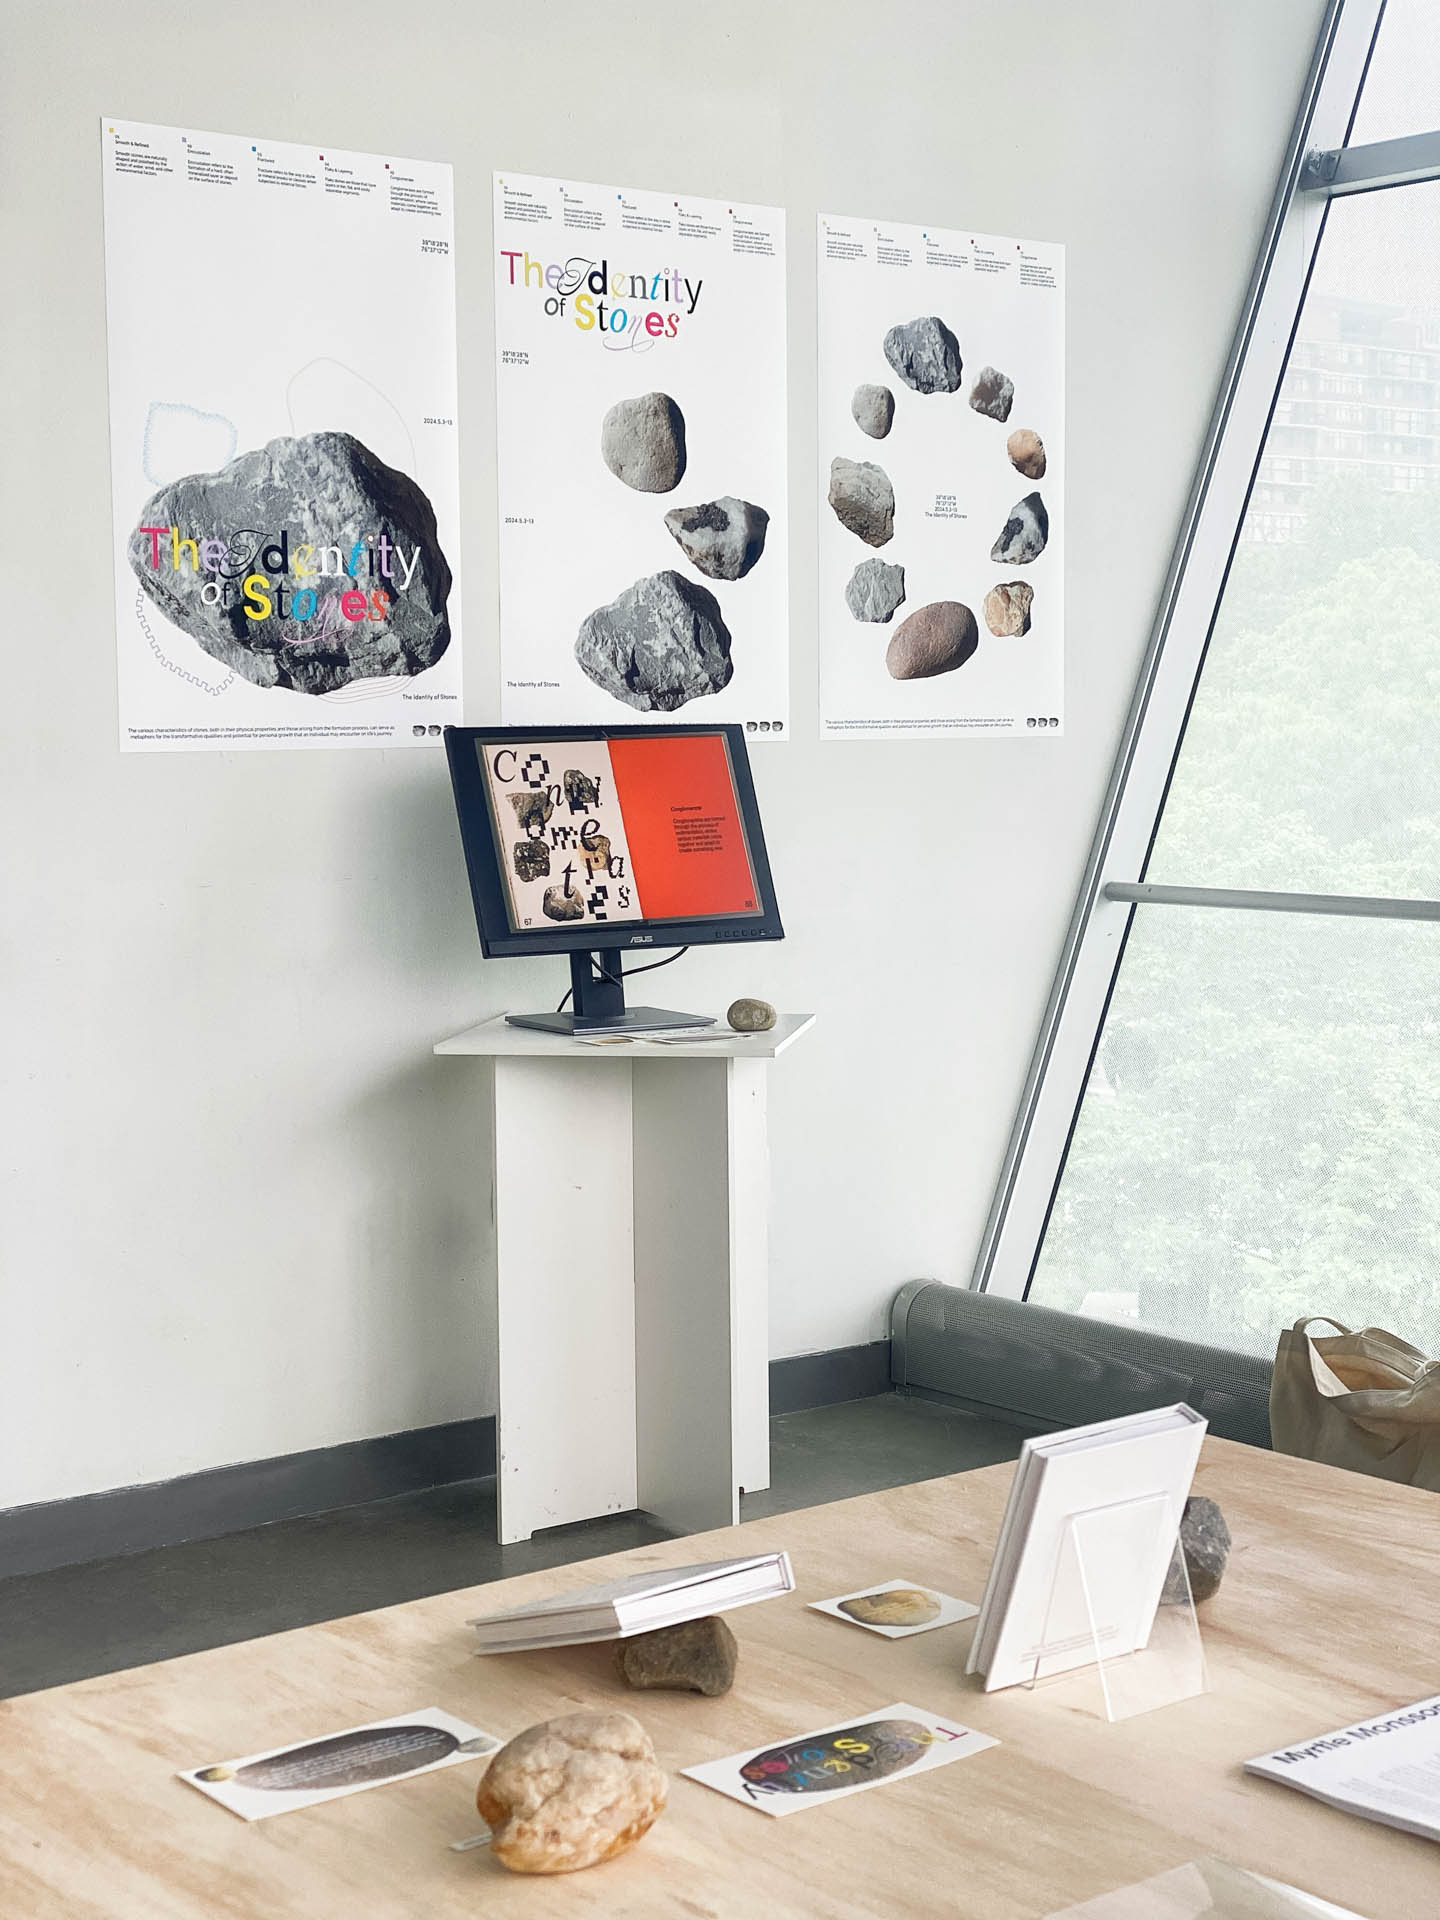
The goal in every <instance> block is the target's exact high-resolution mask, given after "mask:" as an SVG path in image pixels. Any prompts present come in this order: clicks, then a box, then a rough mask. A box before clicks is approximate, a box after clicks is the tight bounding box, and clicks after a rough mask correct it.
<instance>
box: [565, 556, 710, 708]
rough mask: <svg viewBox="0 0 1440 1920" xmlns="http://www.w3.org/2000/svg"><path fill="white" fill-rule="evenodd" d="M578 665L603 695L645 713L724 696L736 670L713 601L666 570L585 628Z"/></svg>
mask: <svg viewBox="0 0 1440 1920" xmlns="http://www.w3.org/2000/svg"><path fill="white" fill-rule="evenodd" d="M575 658H576V660H577V661H578V663H579V665H580V667H581V668H582V670H583V671H584V672H585V673H586V674H587V675H588V676H589V678H590V679H591V680H593V681H594V682H595V684H596V686H597V687H603V688H604V689H605V691H606V692H607V693H610V694H613V695H614V696H615V698H616V699H617V700H621V701H623V702H624V703H625V705H626V706H627V707H636V708H638V709H639V711H640V712H641V713H673V712H674V711H675V709H676V708H677V707H683V706H684V705H685V704H686V702H687V701H690V700H698V699H700V698H702V697H703V696H704V695H705V694H707V693H719V691H720V689H721V688H722V687H725V686H728V685H729V684H730V678H731V675H732V674H733V673H734V671H735V669H734V667H733V666H732V664H731V660H730V629H729V628H728V627H727V626H726V625H725V621H724V619H723V618H722V616H721V613H720V606H719V603H718V601H717V600H716V599H715V596H714V594H712V593H710V592H709V591H708V590H707V589H706V588H704V587H702V586H699V585H697V583H696V582H695V581H693V580H687V579H686V578H685V577H684V576H683V575H682V574H678V573H674V572H671V571H669V570H667V571H666V572H664V573H652V574H649V575H648V576H647V577H646V578H645V579H643V580H637V581H636V582H635V584H634V585H633V586H631V587H627V588H626V589H625V591H624V593H622V594H621V595H620V597H619V599H618V600H613V601H612V602H611V603H610V605H609V606H608V607H597V608H596V610H595V612H594V613H592V614H590V615H589V616H588V617H587V618H586V619H585V621H584V622H583V623H582V625H581V628H580V633H579V636H578V637H577V639H576V641H575Z"/></svg>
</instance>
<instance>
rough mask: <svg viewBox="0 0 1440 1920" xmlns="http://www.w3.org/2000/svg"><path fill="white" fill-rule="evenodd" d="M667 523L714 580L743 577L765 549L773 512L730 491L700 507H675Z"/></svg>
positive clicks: (691, 557)
mask: <svg viewBox="0 0 1440 1920" xmlns="http://www.w3.org/2000/svg"><path fill="white" fill-rule="evenodd" d="M665 525H666V528H667V529H668V531H669V533H670V535H671V537H672V538H673V539H674V540H675V541H677V542H678V544H679V546H680V549H681V551H682V552H683V553H684V555H685V558H686V559H687V560H689V561H690V562H691V564H692V565H693V566H696V567H698V568H699V569H700V571H701V573H704V574H708V575H709V577H710V578H711V579H712V580H743V579H744V578H745V576H746V574H747V573H749V571H750V569H751V568H752V567H753V566H754V565H755V562H756V561H757V560H758V559H759V558H760V556H761V554H762V553H764V551H765V530H766V528H767V527H768V526H769V525H770V516H769V514H768V513H767V512H766V511H765V509H764V508H763V507H757V506H756V505H755V504H754V503H753V502H752V501H749V500H737V499H736V498H735V497H734V495H733V494H728V493H727V494H724V495H722V497H721V498H720V499H719V500H707V501H705V502H704V503H703V505H701V506H698V507H672V508H671V510H670V512H669V513H667V514H666V516H665Z"/></svg>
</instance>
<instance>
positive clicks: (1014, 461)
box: [818, 215, 1065, 738]
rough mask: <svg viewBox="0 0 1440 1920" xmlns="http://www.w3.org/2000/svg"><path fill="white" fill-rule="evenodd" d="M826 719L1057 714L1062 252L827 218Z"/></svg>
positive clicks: (971, 725) (1019, 725) (1061, 680)
mask: <svg viewBox="0 0 1440 1920" xmlns="http://www.w3.org/2000/svg"><path fill="white" fill-rule="evenodd" d="M818 259H819V269H818V271H819V365H820V414H819V426H820V491H821V508H820V725H821V732H822V734H824V735H826V736H828V737H830V738H841V737H845V736H850V735H859V736H866V735H869V736H877V735H899V736H906V735H910V736H918V735H922V734H945V733H956V734H959V733H968V734H977V733H988V734H1025V735H1029V736H1043V737H1045V738H1049V737H1050V736H1051V735H1054V734H1058V733H1059V732H1060V730H1061V728H1062V726H1063V723H1064V712H1065V709H1064V692H1065V653H1064V633H1065V610H1064V581H1065V567H1064V550H1065V515H1064V476H1065V421H1064V399H1065V304H1064V303H1065V249H1064V248H1063V247H1061V246H1052V245H1046V244H1044V243H1041V242H1033V241H1029V240H1002V239H997V238H996V237H995V236H994V235H991V234H981V233H948V232H943V231H942V230H941V229H940V228H938V227H905V226H895V225H884V226H877V225H876V224H875V223H874V222H873V221H868V220H851V219H843V218H839V217H837V216H835V215H830V216H828V217H824V218H822V219H821V220H820V222H819V227H818Z"/></svg>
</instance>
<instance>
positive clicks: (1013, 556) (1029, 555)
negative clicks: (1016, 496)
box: [990, 493, 1050, 567]
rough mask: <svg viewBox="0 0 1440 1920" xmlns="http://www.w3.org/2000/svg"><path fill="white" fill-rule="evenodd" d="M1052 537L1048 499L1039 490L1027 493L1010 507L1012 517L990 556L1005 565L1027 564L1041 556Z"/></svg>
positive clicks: (1017, 565) (1007, 521)
mask: <svg viewBox="0 0 1440 1920" xmlns="http://www.w3.org/2000/svg"><path fill="white" fill-rule="evenodd" d="M1049 538H1050V516H1049V514H1048V513H1046V511H1045V502H1044V501H1043V500H1042V499H1041V498H1040V496H1039V494H1038V493H1027V494H1026V496H1025V498H1024V499H1023V500H1017V501H1016V502H1015V505H1014V506H1013V507H1012V508H1011V509H1010V515H1009V518H1008V519H1007V520H1006V522H1005V524H1004V526H1003V527H1002V528H1001V529H1000V533H999V537H998V538H997V539H996V542H995V544H994V546H993V547H992V548H991V549H990V558H991V559H992V560H995V561H998V562H999V564H1000V565H1001V566H1006V567H1023V566H1026V565H1028V563H1029V562H1030V561H1031V560H1038V559H1039V558H1040V555H1041V554H1042V553H1043V552H1044V551H1045V543H1046V541H1047V540H1048V539H1049Z"/></svg>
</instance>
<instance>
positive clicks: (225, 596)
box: [126, 433, 451, 694]
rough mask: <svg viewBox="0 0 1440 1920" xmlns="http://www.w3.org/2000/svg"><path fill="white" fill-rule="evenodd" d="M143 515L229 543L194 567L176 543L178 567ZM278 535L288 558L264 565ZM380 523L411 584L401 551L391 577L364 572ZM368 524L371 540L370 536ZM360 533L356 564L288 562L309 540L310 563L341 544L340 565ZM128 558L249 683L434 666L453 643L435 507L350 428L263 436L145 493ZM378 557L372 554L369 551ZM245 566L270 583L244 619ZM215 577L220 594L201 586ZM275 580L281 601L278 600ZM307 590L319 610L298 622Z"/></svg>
mask: <svg viewBox="0 0 1440 1920" xmlns="http://www.w3.org/2000/svg"><path fill="white" fill-rule="evenodd" d="M142 527H164V528H166V529H168V528H170V527H174V528H176V529H177V531H178V537H179V538H180V539H182V540H186V539H193V540H195V541H196V542H197V549H198V543H199V542H201V541H205V542H208V543H210V544H211V545H212V546H214V545H217V544H221V543H223V545H224V546H225V548H226V550H227V559H226V560H225V562H224V566H225V571H224V572H223V573H215V572H206V571H202V570H198V569H195V568H192V566H191V564H190V556H189V554H188V552H185V551H183V550H182V553H181V562H180V566H179V567H178V568H176V567H174V566H173V565H172V561H173V559H174V551H173V549H172V546H171V541H170V538H169V535H168V533H167V535H166V537H165V538H163V539H161V540H160V541H159V544H158V554H159V565H158V566H152V565H151V561H152V559H153V558H154V557H155V547H154V541H155V536H153V535H151V534H149V533H142V532H141V530H140V529H141V528H142ZM282 534H283V535H284V536H285V547H284V551H285V554H286V556H287V560H288V565H287V567H285V568H271V567H267V566H266V565H264V564H263V556H264V554H265V553H266V552H267V551H270V550H271V547H272V543H275V544H276V545H278V544H279V542H280V539H281V535H282ZM381 534H383V535H384V536H385V537H386V539H387V540H388V542H389V544H390V545H391V546H392V547H393V546H394V545H395V544H396V543H397V542H398V544H399V545H400V546H402V547H403V548H404V550H405V558H406V560H407V561H408V560H410V559H411V558H412V556H413V561H414V567H413V572H412V573H411V575H410V584H409V585H408V586H402V585H401V578H400V576H401V575H402V572H403V563H402V564H401V566H397V564H396V562H395V561H394V560H392V561H391V562H390V565H391V568H392V573H393V574H394V575H395V576H396V577H392V578H386V577H385V576H384V575H383V574H380V573H378V572H377V573H376V575H375V576H374V577H372V576H371V574H370V572H369V559H368V555H369V554H370V553H371V552H372V551H378V545H379V536H380V535H381ZM367 536H374V547H373V548H372V547H367V546H365V544H364V543H365V541H366V538H367ZM357 541H359V542H361V554H360V557H359V558H358V560H357V562H356V564H357V566H358V567H359V569H360V571H359V573H358V575H356V576H354V577H352V576H351V575H350V574H348V573H341V574H334V573H330V574H326V573H319V572H316V571H313V570H312V571H311V572H308V573H305V574H301V573H299V572H298V570H295V563H296V561H297V559H298V554H299V549H301V548H302V547H308V548H310V549H311V559H312V562H318V560H319V559H320V557H321V555H322V553H323V550H324V549H325V548H328V547H336V548H338V549H339V552H340V559H341V561H342V564H346V565H348V563H349V560H350V557H351V554H352V550H353V548H354V545H355V543H356V542H357ZM126 556H127V558H128V559H129V562H130V566H131V570H132V571H133V572H134V574H135V577H136V578H137V579H138V580H139V582H140V585H141V587H142V589H143V590H144V592H145V593H146V595H147V596H148V597H149V599H150V600H151V601H152V602H153V603H154V605H155V606H156V607H158V608H159V610H160V612H161V613H163V614H164V615H165V617H166V619H167V620H169V621H171V622H172V623H173V625H175V626H177V627H178V628H179V629H180V631H181V632H182V633H185V634H188V635H189V637H190V638H191V639H192V640H194V641H195V643H196V645H197V646H199V647H200V648H201V649H202V650H203V651H204V652H205V653H208V654H209V655H210V657H211V659H212V660H218V661H219V662H220V663H221V665H222V666H226V667H229V668H230V670H231V671H232V672H234V673H237V674H239V675H240V677H241V678H242V679H244V680H248V681H250V682H251V684H252V685H254V686H257V687H283V688H288V689H289V690H291V691H292V692H295V693H312V694H322V693H334V692H335V691H336V690H337V688H340V687H347V686H349V685H350V684H351V683H352V682H353V681H356V680H388V679H399V678H403V677H407V676H410V675H413V674H417V673H423V672H424V671H425V669H426V668H427V667H433V666H434V665H435V662H436V661H437V660H439V658H440V657H441V655H442V654H443V653H444V652H445V649H446V648H447V647H448V646H449V644H450V620H449V616H448V614H447V612H446V602H447V600H448V599H449V596H450V585H451V576H450V567H449V564H448V563H447V561H446V559H445V555H444V554H443V553H442V552H441V549H440V540H439V535H438V533H437V530H436V525H435V511H434V509H433V507H432V506H431V505H430V502H429V500H428V499H427V498H426V496H425V494H424V493H423V492H422V491H421V490H420V488H419V487H418V486H417V485H416V484H415V482H414V481H413V480H412V479H411V478H410V477H409V475H408V474H404V473H399V472H397V471H396V469H395V468H394V467H387V466H386V465H385V462H384V461H383V460H381V459H379V458H378V457H377V456H376V455H375V454H373V453H372V452H371V451H370V449H369V448H368V447H367V446H366V445H365V444H364V443H363V442H362V441H360V440H357V439H355V437H354V436H353V435H352V434H348V433H307V434H303V435H301V436H300V437H299V438H298V439H278V440H270V441H267V442H266V444H265V445H264V446H263V447H259V448H256V449H254V450H252V451H251V452H249V453H242V454H238V455H237V456H236V457H235V459H233V460H231V461H230V462H229V463H228V465H226V466H223V467H221V468H220V470H219V471H218V472H217V473H190V474H186V475H185V477H184V478H183V479H180V480H173V481H171V482H170V484H169V485H168V486H165V487H162V488H161V489H160V491H159V492H158V493H155V494H152V495H151V496H150V498H149V500H147V501H146V503H145V507H144V509H143V511H142V512H141V514H140V516H139V519H138V521H137V523H136V526H135V529H134V531H133V532H132V533H131V535H130V537H129V540H128V541H127V543H126ZM377 566H378V561H377ZM253 573H259V574H263V575H264V576H265V577H266V579H267V580H268V581H269V582H270V588H269V591H270V597H271V612H270V614H269V615H268V616H267V617H265V618H262V619H251V618H249V617H248V616H247V614H246V612H245V599H244V595H243V592H242V590H241V582H242V581H243V580H244V579H245V578H247V577H248V576H249V575H251V574H253ZM215 583H218V584H219V585H220V586H221V587H222V589H223V590H224V591H223V592H222V593H221V594H220V596H219V603H218V604H216V602H215V597H214V596H212V599H211V600H208V601H207V600H205V599H203V598H202V589H204V588H206V587H207V586H208V585H213V584H215ZM280 589H283V592H284V595H285V599H284V604H285V606H286V609H287V612H286V614H285V615H284V616H283V617H282V616H281V614H280V612H279V608H280V605H281V598H280V592H279V590H280ZM307 591H310V592H313V593H314V595H315V600H314V601H313V602H312V603H311V604H312V605H313V607H314V611H313V612H312V613H311V615H310V616H309V618H307V619H303V620H297V619H295V618H294V616H293V613H291V612H290V611H289V610H290V609H292V608H293V607H294V604H295V600H296V599H297V598H299V597H300V596H301V595H303V594H304V593H305V592H307ZM356 592H360V593H363V595H364V598H365V601H366V609H365V614H364V616H363V617H362V618H361V619H359V620H352V619H350V618H349V616H348V615H347V614H344V613H342V612H341V610H340V601H341V597H342V596H343V595H344V594H347V593H356ZM376 592H383V593H386V594H387V595H388V596H389V600H388V605H386V604H385V603H383V602H382V603H381V604H382V606H383V616H382V617H378V618H371V617H370V616H371V615H372V614H373V613H374V612H375V603H374V601H373V600H372V599H371V595H372V594H373V593H376Z"/></svg>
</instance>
